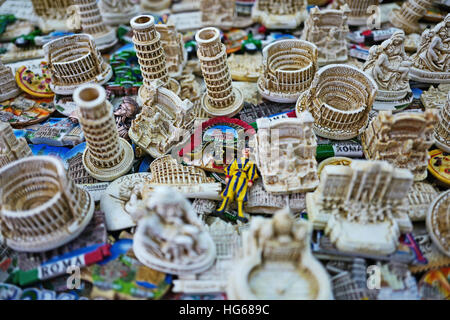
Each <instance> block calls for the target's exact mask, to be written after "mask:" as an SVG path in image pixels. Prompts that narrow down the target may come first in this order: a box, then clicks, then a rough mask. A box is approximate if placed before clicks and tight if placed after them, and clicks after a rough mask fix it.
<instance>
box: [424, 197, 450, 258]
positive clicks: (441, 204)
mask: <svg viewBox="0 0 450 320" xmlns="http://www.w3.org/2000/svg"><path fill="white" fill-rule="evenodd" d="M426 224H427V230H428V233H429V234H430V236H431V240H433V243H434V244H435V245H436V246H437V247H438V248H439V250H440V251H441V252H442V253H443V254H445V255H446V256H448V257H450V190H449V191H447V192H444V193H442V194H441V195H440V196H439V197H438V198H436V199H435V200H434V201H433V203H432V204H431V205H430V207H429V209H428V214H427V220H426Z"/></svg>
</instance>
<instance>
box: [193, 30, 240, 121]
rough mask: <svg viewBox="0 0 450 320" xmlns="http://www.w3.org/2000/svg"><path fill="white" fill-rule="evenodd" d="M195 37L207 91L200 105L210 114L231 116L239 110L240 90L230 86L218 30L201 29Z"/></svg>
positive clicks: (228, 72)
mask: <svg viewBox="0 0 450 320" xmlns="http://www.w3.org/2000/svg"><path fill="white" fill-rule="evenodd" d="M195 40H196V41H197V45H198V50H197V56H198V58H199V60H200V64H201V68H202V74H203V78H204V80H205V83H206V90H207V92H206V93H205V94H204V95H203V97H202V107H203V109H204V110H205V111H206V113H208V115H210V116H212V117H216V116H228V117H232V116H234V115H235V114H236V113H238V112H239V111H240V110H241V109H242V107H243V105H244V99H243V96H242V92H241V91H240V90H239V89H238V88H234V87H233V83H232V80H231V74H230V68H229V67H228V63H227V52H226V48H225V45H224V44H223V43H222V42H220V31H219V30H218V29H216V28H204V29H201V30H200V31H198V32H197V34H196V35H195Z"/></svg>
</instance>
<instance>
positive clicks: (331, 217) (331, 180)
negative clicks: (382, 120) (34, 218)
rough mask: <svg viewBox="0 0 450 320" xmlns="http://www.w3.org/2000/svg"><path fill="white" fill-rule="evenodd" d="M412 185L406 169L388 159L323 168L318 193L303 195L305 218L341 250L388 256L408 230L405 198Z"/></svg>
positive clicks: (409, 228)
mask: <svg viewBox="0 0 450 320" xmlns="http://www.w3.org/2000/svg"><path fill="white" fill-rule="evenodd" d="M412 183H413V175H412V174H411V172H410V171H409V170H407V169H399V168H394V167H393V166H392V165H390V164H389V163H387V162H386V161H363V160H354V161H352V163H351V164H350V166H349V167H347V166H333V165H330V166H326V167H324V168H323V170H322V174H321V176H320V184H319V186H318V188H317V189H316V191H315V192H314V193H308V194H307V195H306V207H307V211H308V218H309V219H310V220H311V221H312V222H313V224H314V227H315V228H318V229H325V235H326V236H328V237H329V238H330V241H331V242H332V243H333V244H334V245H336V247H337V248H338V249H339V250H341V251H344V252H356V253H364V254H367V253H371V254H381V255H387V254H391V253H393V252H394V251H395V250H396V249H397V245H398V243H399V242H398V241H399V240H398V238H399V236H400V233H406V232H411V231H412V224H411V221H410V220H409V217H408V205H407V201H406V199H407V194H408V190H409V188H410V187H411V185H412Z"/></svg>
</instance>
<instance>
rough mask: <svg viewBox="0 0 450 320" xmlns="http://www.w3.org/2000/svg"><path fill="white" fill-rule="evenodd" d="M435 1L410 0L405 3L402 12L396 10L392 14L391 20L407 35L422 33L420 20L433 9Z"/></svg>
mask: <svg viewBox="0 0 450 320" xmlns="http://www.w3.org/2000/svg"><path fill="white" fill-rule="evenodd" d="M432 4H433V1H430V0H408V1H405V2H403V5H402V7H401V8H400V10H398V9H394V10H392V11H391V12H390V16H389V20H390V21H391V23H392V24H393V25H394V26H396V27H397V28H399V29H403V30H404V31H405V33H418V32H420V26H419V20H420V19H421V18H422V17H423V16H424V15H425V14H426V13H427V10H428V9H429V8H431V6H432Z"/></svg>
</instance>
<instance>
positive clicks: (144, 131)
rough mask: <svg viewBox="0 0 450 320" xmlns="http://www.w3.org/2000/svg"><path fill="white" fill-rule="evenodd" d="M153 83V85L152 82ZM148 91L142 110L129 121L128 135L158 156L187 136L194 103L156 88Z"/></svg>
mask: <svg viewBox="0 0 450 320" xmlns="http://www.w3.org/2000/svg"><path fill="white" fill-rule="evenodd" d="M153 85H156V83H154V84H153ZM151 90H152V91H148V93H149V94H150V97H151V100H147V101H146V103H145V104H144V106H143V108H142V111H141V113H140V114H138V115H137V117H136V119H135V120H133V121H132V123H131V128H130V130H129V131H128V136H129V137H130V139H131V140H133V142H134V143H136V144H137V145H138V146H139V147H140V148H142V149H143V150H145V151H146V152H147V153H149V154H150V155H151V156H152V157H154V158H158V157H161V156H163V155H164V154H166V153H167V152H169V151H170V150H171V149H172V148H173V147H174V146H175V145H177V144H179V143H182V142H183V141H184V140H186V139H188V137H189V135H190V132H189V130H190V128H191V127H192V126H193V121H194V117H193V104H192V103H191V102H190V101H189V100H187V99H186V100H184V101H181V99H180V98H179V97H178V96H177V95H176V94H175V93H173V92H172V91H170V90H168V89H166V88H163V87H159V88H153V89H151Z"/></svg>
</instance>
